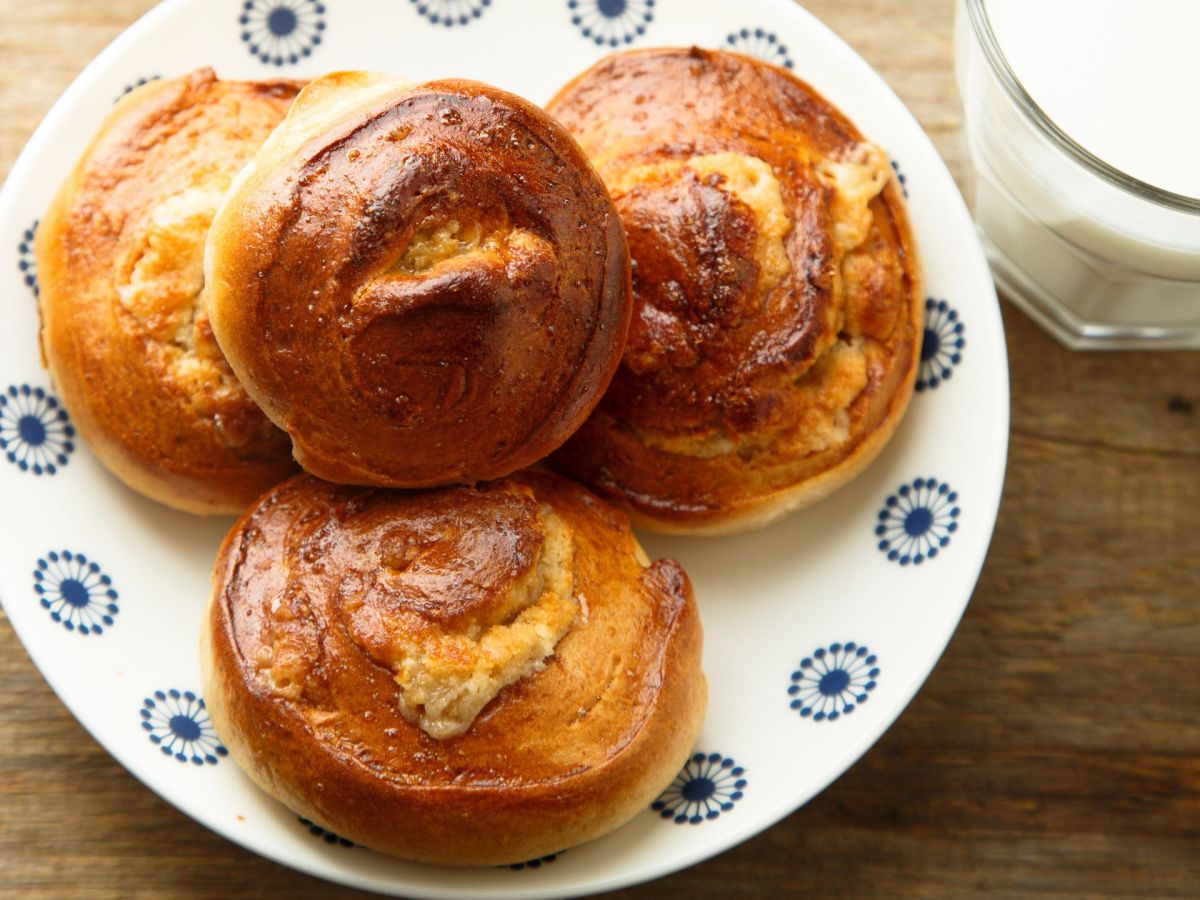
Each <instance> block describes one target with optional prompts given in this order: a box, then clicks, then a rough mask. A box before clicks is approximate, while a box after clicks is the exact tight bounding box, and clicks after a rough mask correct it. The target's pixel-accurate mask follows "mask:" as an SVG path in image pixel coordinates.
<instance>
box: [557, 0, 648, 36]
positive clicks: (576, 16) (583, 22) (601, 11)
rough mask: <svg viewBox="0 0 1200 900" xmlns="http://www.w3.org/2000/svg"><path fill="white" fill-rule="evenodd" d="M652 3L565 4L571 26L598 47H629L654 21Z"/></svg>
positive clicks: (573, 0)
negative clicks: (625, 45)
mask: <svg viewBox="0 0 1200 900" xmlns="http://www.w3.org/2000/svg"><path fill="white" fill-rule="evenodd" d="M654 2H655V0H567V9H568V10H570V12H571V24H572V25H574V26H575V27H576V28H578V29H579V32H580V34H582V35H583V36H584V37H585V38H587V39H588V40H590V41H592V42H593V43H595V44H596V45H597V46H600V47H619V46H621V45H622V44H632V43H633V41H634V38H638V37H641V36H642V35H643V34H645V33H646V26H647V25H649V24H650V23H651V22H652V21H654Z"/></svg>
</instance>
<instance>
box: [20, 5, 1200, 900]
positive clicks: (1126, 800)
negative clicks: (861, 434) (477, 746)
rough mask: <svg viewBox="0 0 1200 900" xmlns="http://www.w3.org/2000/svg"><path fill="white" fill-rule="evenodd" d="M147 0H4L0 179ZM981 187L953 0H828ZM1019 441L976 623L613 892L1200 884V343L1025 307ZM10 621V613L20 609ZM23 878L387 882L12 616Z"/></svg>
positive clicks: (1017, 398) (329, 890) (312, 891)
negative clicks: (784, 787)
mask: <svg viewBox="0 0 1200 900" xmlns="http://www.w3.org/2000/svg"><path fill="white" fill-rule="evenodd" d="M149 5H150V3H149V2H148V0H40V2H38V3H37V4H33V3H29V2H27V0H0V173H4V174H7V172H8V170H9V168H10V167H11V166H12V163H13V161H14V160H15V158H16V155H17V153H18V152H19V150H20V148H21V146H22V145H23V144H24V142H25V140H26V139H27V138H28V136H29V134H30V133H31V131H32V130H33V128H34V127H35V125H36V124H37V122H38V120H39V119H40V118H41V116H42V115H44V113H45V111H46V110H47V109H49V107H50V105H51V104H52V103H53V101H54V100H55V99H56V98H57V97H58V95H59V94H60V93H61V91H62V90H63V89H64V88H65V87H66V86H67V84H68V83H69V82H70V80H71V79H72V78H73V77H74V76H75V75H76V74H77V72H78V71H79V70H80V69H81V68H82V67H83V66H84V65H85V64H86V63H87V62H88V61H89V60H90V59H91V58H92V56H94V55H95V53H96V52H97V51H99V50H100V49H101V47H102V46H103V45H104V44H106V43H107V42H108V41H109V40H110V39H111V38H112V37H113V36H115V35H116V34H117V33H118V31H120V30H121V29H122V28H124V27H125V26H126V25H127V24H128V23H129V22H131V21H132V20H133V19H134V18H135V17H136V16H137V15H139V14H140V13H141V12H143V11H144V10H145V9H146V8H147V7H148V6H149ZM806 5H807V6H808V7H809V8H810V9H811V10H812V11H813V12H815V13H816V14H817V15H818V16H820V17H821V18H822V19H824V20H825V21H826V22H827V23H828V24H829V25H830V26H832V27H833V29H834V30H835V31H837V32H838V33H839V34H841V35H842V36H843V37H845V38H846V39H847V40H848V41H849V42H850V43H851V44H852V45H853V46H854V47H855V48H856V49H857V50H858V51H859V52H860V53H862V54H863V55H864V56H865V57H866V58H867V60H868V61H869V62H871V63H872V65H874V66H875V67H876V68H877V69H878V70H879V71H880V72H881V74H882V75H883V76H884V78H885V79H886V80H887V81H888V82H889V83H890V84H891V85H892V86H893V87H894V88H895V89H896V91H897V92H898V93H899V95H900V96H901V98H902V99H903V100H904V101H905V102H906V103H907V104H908V105H909V107H910V108H911V109H912V110H913V112H914V113H915V114H916V116H917V118H918V120H920V122H921V123H922V125H923V126H924V127H925V128H926V130H927V131H928V132H929V133H930V135H931V136H932V137H933V139H934V141H935V143H936V144H937V146H938V149H939V150H940V151H941V152H942V154H943V156H944V157H945V158H946V160H947V161H948V163H949V164H950V167H951V170H952V171H953V172H954V173H955V175H956V176H957V177H959V178H960V180H961V179H962V177H963V174H964V158H963V149H962V145H961V140H960V137H959V132H958V129H959V125H960V111H959V107H958V101H957V95H956V92H955V88H954V81H953V74H952V70H951V11H952V3H951V0H808V2H807V4H806ZM1004 315H1005V326H1006V328H1007V330H1008V349H1009V354H1010V359H1011V364H1012V397H1013V418H1012V421H1013V431H1012V444H1011V451H1010V461H1009V469H1008V476H1007V481H1006V485H1005V493H1004V500H1003V504H1002V507H1001V511H1000V519H999V522H998V525H997V529H996V535H995V540H994V542H993V544H992V549H991V553H990V555H989V558H988V562H987V565H986V566H985V568H984V572H983V576H982V578H981V580H980V583H979V587H978V589H977V590H976V593H975V596H974V599H973V601H972V603H971V606H970V609H969V610H968V612H967V615H966V618H965V619H964V621H963V623H962V626H961V628H960V629H959V631H958V634H957V636H956V637H955V639H954V641H953V642H952V643H951V645H950V648H949V650H948V651H947V653H946V655H945V657H944V658H943V659H942V661H941V663H940V664H939V665H938V667H937V669H936V671H935V672H934V674H933V676H932V678H931V679H930V680H929V682H928V684H927V685H926V687H925V688H924V690H922V692H921V693H920V695H919V696H918V697H917V699H916V700H915V701H914V702H913V704H912V706H911V707H910V708H909V709H908V711H907V712H906V713H905V714H904V716H903V717H902V718H901V719H900V720H899V721H898V722H897V724H896V725H895V726H894V727H893V728H892V729H891V730H890V731H889V732H888V734H887V735H886V736H885V737H884V738H883V740H881V741H880V742H879V743H878V744H877V745H876V746H875V747H874V748H873V749H872V750H871V751H870V752H869V753H868V754H867V755H866V756H865V757H864V758H863V760H862V761H861V762H859V764H858V765H856V766H855V767H854V768H853V769H851V770H850V772H848V773H847V774H846V775H844V776H843V777H842V778H841V779H840V780H839V781H838V782H837V783H835V784H834V785H833V786H832V787H831V788H830V789H829V790H827V791H825V793H823V794H822V795H821V796H819V797H818V798H816V799H815V800H814V801H812V802H811V803H809V804H808V805H807V806H805V807H804V808H803V809H801V810H799V811H798V812H796V813H794V814H793V815H792V816H790V817H789V818H788V819H786V820H785V821H784V822H782V823H780V824H779V825H778V826H776V827H775V828H773V829H771V830H770V831H768V832H766V833H765V834H763V835H761V836H759V837H758V838H755V839H753V840H751V841H748V842H747V843H745V844H743V845H742V846H740V847H738V848H736V849H734V850H731V851H730V852H728V853H726V854H724V855H723V856H720V857H718V858H717V859H714V860H710V861H709V862H707V863H704V864H703V865H700V866H696V867H694V868H692V869H690V870H688V871H685V872H682V873H679V874H677V875H674V876H672V877H670V878H668V879H665V880H663V881H660V882H657V883H654V884H651V885H644V886H642V887H639V888H634V889H632V890H629V891H626V892H622V893H620V894H614V895H612V896H614V897H618V896H619V897H628V898H642V897H644V898H650V897H662V896H670V897H685V896H688V897H759V896H768V895H770V896H775V895H782V896H797V895H801V894H807V893H814V894H816V893H820V894H823V895H827V896H839V897H843V896H896V895H903V896H923V897H958V896H971V895H974V896H980V895H986V896H1018V895H1020V896H1026V895H1038V894H1041V895H1047V896H1068V895H1073V896H1104V897H1145V896H1160V897H1168V896H1178V897H1187V896H1192V897H1194V896H1198V895H1200V353H1173V354H1158V355H1155V354H1147V353H1134V354H1121V355H1084V354H1079V353H1071V352H1069V351H1066V350H1064V349H1063V348H1061V347H1060V346H1058V345H1057V344H1056V343H1054V341H1052V340H1051V339H1050V338H1048V337H1046V336H1045V335H1043V334H1042V333H1041V332H1040V331H1039V330H1038V329H1037V328H1036V327H1035V326H1033V325H1032V324H1031V323H1030V322H1029V321H1028V320H1027V319H1025V318H1024V316H1022V315H1021V314H1020V313H1017V312H1015V311H1014V310H1013V309H1012V308H1011V307H1009V306H1007V305H1005V308H1004ZM0 618H2V617H0ZM0 885H2V887H0V893H4V894H6V895H11V896H20V897H30V898H59V897H64V896H88V897H95V898H115V897H122V898H124V897H156V898H157V897H164V896H170V897H185V898H186V897H196V898H200V897H213V896H223V897H226V898H242V897H247V898H248V897H262V896H282V895H285V894H286V895H288V896H290V897H296V898H305V897H351V896H364V895H361V894H359V893H357V892H354V891H344V890H341V889H338V888H334V887H332V886H330V885H327V884H325V883H323V882H320V881H317V880H315V879H312V878H308V877H306V876H303V875H300V874H297V873H295V872H292V871H290V870H288V869H285V868H283V867H281V866H277V865H275V864H273V863H270V862H267V861H265V860H263V859H260V858H258V857H256V856H254V855H253V854H251V853H248V852H246V851H244V850H241V849H240V848H238V847H236V846H234V845H233V844H230V843H228V842H226V841H225V840H223V839H222V838H219V837H217V836H216V835H214V834H211V833H210V832H208V831H206V830H205V829H203V828H202V827H200V826H199V825H196V824H195V823H193V822H192V821H191V820H190V819H188V818H187V817H186V816H184V815H183V814H182V813H179V812H177V811H176V810H174V809H173V808H171V807H170V806H168V805H167V804H165V803H163V802H162V801H160V800H159V799H158V798H157V797H156V796H155V795H153V794H152V793H151V792H150V791H148V790H147V789H145V788H144V787H142V786H141V785H140V784H139V783H138V782H137V781H136V780H135V779H133V778H132V777H131V776H130V775H129V774H127V773H126V772H125V771H124V770H123V769H122V768H121V767H120V766H119V765H118V764H117V763H115V762H114V761H113V760H112V759H110V758H109V757H108V756H107V754H105V752H104V751H103V750H102V749H101V748H100V747H99V745H97V744H96V743H95V742H94V741H92V739H91V738H90V737H89V736H88V735H87V734H86V732H84V731H83V729H82V728H80V726H79V725H78V724H76V722H75V720H74V719H73V718H72V717H71V715H70V714H69V713H68V712H67V710H66V709H65V708H64V707H63V706H62V704H61V703H60V702H59V701H58V699H57V698H56V697H55V696H54V694H53V693H52V692H51V691H50V689H49V687H47V685H46V684H45V682H43V681H42V679H41V676H40V675H39V674H38V672H37V670H36V669H35V668H34V667H33V665H32V663H31V662H30V661H29V658H28V657H27V656H26V654H25V652H24V651H23V650H22V648H21V646H20V644H19V643H18V642H17V640H16V638H15V636H14V635H13V632H12V629H11V627H9V625H8V623H7V621H6V620H4V621H0Z"/></svg>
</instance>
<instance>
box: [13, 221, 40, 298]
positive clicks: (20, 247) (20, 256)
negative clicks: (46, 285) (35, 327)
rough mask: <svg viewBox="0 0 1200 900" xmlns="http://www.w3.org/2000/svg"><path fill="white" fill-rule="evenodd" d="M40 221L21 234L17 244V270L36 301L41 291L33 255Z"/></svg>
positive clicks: (35, 260)
mask: <svg viewBox="0 0 1200 900" xmlns="http://www.w3.org/2000/svg"><path fill="white" fill-rule="evenodd" d="M37 227H38V220H37V219H34V220H33V224H32V225H30V226H29V227H28V228H26V229H25V230H24V231H22V232H21V240H20V241H18V242H17V268H18V269H19V270H20V271H21V280H22V281H23V282H25V287H27V288H29V290H31V291H33V297H34V299H35V300H36V299H37V297H38V295H39V294H40V293H41V290H40V289H39V288H38V280H37V259H36V258H35V257H34V255H33V236H34V234H36V233H37Z"/></svg>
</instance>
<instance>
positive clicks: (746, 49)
mask: <svg viewBox="0 0 1200 900" xmlns="http://www.w3.org/2000/svg"><path fill="white" fill-rule="evenodd" d="M725 44H726V46H727V47H728V48H729V49H730V50H733V51H735V52H737V53H741V54H744V55H746V56H753V57H756V58H758V59H761V60H765V61H766V62H769V63H774V64H775V65H777V66H783V67H784V68H785V69H792V68H795V65H796V64H795V63H794V62H793V61H792V57H791V56H790V55H789V54H788V49H787V47H785V46H784V45H783V43H782V42H781V41H780V40H779V38H778V36H776V35H775V34H774V33H773V32H770V31H766V30H765V29H762V28H742V29H741V30H739V31H735V32H733V33H732V34H729V35H726V37H725Z"/></svg>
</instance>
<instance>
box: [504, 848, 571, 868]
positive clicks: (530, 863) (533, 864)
mask: <svg viewBox="0 0 1200 900" xmlns="http://www.w3.org/2000/svg"><path fill="white" fill-rule="evenodd" d="M564 852H565V851H563V850H559V851H558V852H557V853H550V854H547V855H546V856H540V857H538V858H537V859H529V860H526V861H525V862H519V863H513V864H512V865H511V866H507V867H506V868H509V869H512V870H513V871H514V872H522V871H524V870H525V869H540V868H541V867H542V866H545V865H549V864H550V863H552V862H554V861H555V860H556V859H558V858H559V857H560V856H562V855H563V853H564Z"/></svg>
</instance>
